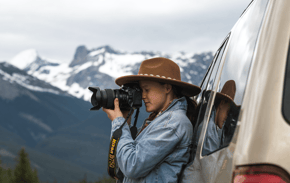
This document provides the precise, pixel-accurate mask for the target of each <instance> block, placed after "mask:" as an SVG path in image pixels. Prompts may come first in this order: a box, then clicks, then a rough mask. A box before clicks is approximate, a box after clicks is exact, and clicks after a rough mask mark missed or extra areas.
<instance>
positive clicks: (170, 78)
mask: <svg viewBox="0 0 290 183" xmlns="http://www.w3.org/2000/svg"><path fill="white" fill-rule="evenodd" d="M138 75H141V76H154V77H160V78H165V79H171V80H176V79H175V78H171V77H165V76H159V75H154V74H138Z"/></svg>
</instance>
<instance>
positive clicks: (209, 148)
mask: <svg viewBox="0 0 290 183" xmlns="http://www.w3.org/2000/svg"><path fill="white" fill-rule="evenodd" d="M207 92H208V93H209V94H210V93H212V91H207ZM235 95H236V83H235V81H234V80H229V81H227V82H226V83H225V84H224V86H223V87H222V90H221V92H217V93H216V97H215V101H214V104H213V107H212V110H211V115H210V119H209V122H208V126H207V131H206V135H205V138H204V143H203V149H202V155H203V156H204V155H207V154H210V153H212V152H214V151H216V150H218V149H220V148H222V147H225V146H227V145H228V144H229V143H230V141H231V139H232V137H233V134H234V131H235V128H236V124H237V120H238V115H239V111H240V106H238V105H236V104H235V102H234V99H235ZM201 128H202V126H199V127H198V133H200V131H201Z"/></svg>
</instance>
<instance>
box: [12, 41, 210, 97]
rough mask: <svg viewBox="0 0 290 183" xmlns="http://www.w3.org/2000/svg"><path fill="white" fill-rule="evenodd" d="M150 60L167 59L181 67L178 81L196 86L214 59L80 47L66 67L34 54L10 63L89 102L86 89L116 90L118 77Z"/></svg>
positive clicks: (192, 54) (207, 53) (208, 54)
mask: <svg viewBox="0 0 290 183" xmlns="http://www.w3.org/2000/svg"><path fill="white" fill-rule="evenodd" d="M21 57H23V59H21ZM153 57H166V58H169V59H171V60H173V61H175V62H176V63H177V64H178V65H179V66H180V69H181V79H182V80H183V81H186V82H189V83H193V84H196V85H199V84H200V82H201V80H202V78H203V76H204V74H205V72H206V70H207V68H208V65H209V63H210V62H211V60H212V58H213V55H212V52H205V53H200V54H195V53H184V52H178V53H175V54H167V53H162V52H146V51H142V52H131V53H130V52H125V51H118V50H115V49H113V48H111V47H110V46H101V47H98V48H94V49H91V50H89V49H87V48H86V47H85V46H79V47H77V49H76V52H75V54H74V58H73V60H72V62H71V63H69V64H68V63H57V62H55V61H50V60H46V59H42V58H41V57H40V56H39V55H38V54H37V52H36V51H35V50H26V51H24V52H21V53H20V54H18V55H17V56H15V57H14V58H13V59H12V61H11V62H10V63H11V64H13V65H15V66H17V67H19V68H21V69H24V70H25V71H27V73H28V74H31V75H33V76H35V77H37V78H38V79H41V80H44V81H46V82H48V83H50V84H51V85H53V86H56V87H58V88H60V89H62V90H64V91H67V92H68V93H69V94H71V95H74V96H76V97H78V98H83V99H84V100H87V101H89V100H90V97H91V92H90V91H89V90H88V89H87V88H88V86H99V87H100V88H101V89H105V88H113V89H116V88H119V87H118V86H117V85H116V84H115V82H114V80H115V79H116V78H117V77H119V76H124V75H130V74H137V73H138V70H139V66H140V64H141V62H142V61H143V60H145V59H149V58H153Z"/></svg>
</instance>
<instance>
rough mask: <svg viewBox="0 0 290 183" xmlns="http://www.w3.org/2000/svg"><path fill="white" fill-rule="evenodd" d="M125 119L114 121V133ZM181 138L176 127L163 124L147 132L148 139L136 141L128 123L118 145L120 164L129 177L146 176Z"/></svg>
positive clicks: (120, 118) (118, 160) (123, 129)
mask: <svg viewBox="0 0 290 183" xmlns="http://www.w3.org/2000/svg"><path fill="white" fill-rule="evenodd" d="M123 121H124V118H122V117H119V118H116V119H115V120H114V121H113V124H112V125H113V126H112V133H113V132H114V131H115V130H116V129H117V128H119V126H121V124H122V123H123ZM179 139H180V138H179V137H178V135H177V134H176V133H175V129H172V128H170V127H163V126H162V127H160V128H156V129H152V130H150V132H149V133H148V134H146V139H144V140H142V141H139V142H136V141H134V140H133V139H132V137H131V133H130V129H129V126H128V125H127V124H126V125H124V127H123V128H122V136H121V138H120V141H119V143H118V145H117V162H118V166H119V167H120V169H121V170H122V172H123V173H124V175H125V176H126V177H128V178H133V179H136V178H140V177H144V176H146V175H147V174H148V173H149V172H150V171H151V170H152V169H153V168H154V167H155V166H156V165H157V164H158V163H160V162H161V161H162V160H163V159H164V158H165V157H166V156H167V155H168V154H170V153H171V152H172V151H173V149H174V147H176V145H177V144H178V142H179Z"/></svg>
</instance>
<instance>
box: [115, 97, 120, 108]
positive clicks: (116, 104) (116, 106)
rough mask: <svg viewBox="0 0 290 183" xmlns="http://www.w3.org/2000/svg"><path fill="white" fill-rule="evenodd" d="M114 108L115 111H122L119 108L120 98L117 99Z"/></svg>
mask: <svg viewBox="0 0 290 183" xmlns="http://www.w3.org/2000/svg"><path fill="white" fill-rule="evenodd" d="M114 106H115V109H114V110H115V111H121V110H120V107H119V99H118V98H115V100H114Z"/></svg>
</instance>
